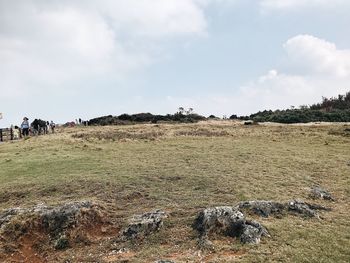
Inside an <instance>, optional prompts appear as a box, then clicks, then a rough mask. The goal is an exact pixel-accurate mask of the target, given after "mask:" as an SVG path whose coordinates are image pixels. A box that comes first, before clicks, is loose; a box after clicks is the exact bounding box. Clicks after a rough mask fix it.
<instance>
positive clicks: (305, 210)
mask: <svg viewBox="0 0 350 263" xmlns="http://www.w3.org/2000/svg"><path fill="white" fill-rule="evenodd" d="M237 207H238V209H241V210H247V211H249V212H251V213H254V214H256V215H258V216H262V217H268V216H270V215H275V216H282V215H284V214H286V213H293V214H296V215H301V216H306V217H317V218H318V217H319V215H318V210H325V211H329V210H331V209H329V208H327V207H324V206H321V205H317V204H310V203H306V202H303V201H301V200H291V201H289V202H287V203H279V202H274V201H259V200H254V201H246V202H240V203H239V204H238V205H237Z"/></svg>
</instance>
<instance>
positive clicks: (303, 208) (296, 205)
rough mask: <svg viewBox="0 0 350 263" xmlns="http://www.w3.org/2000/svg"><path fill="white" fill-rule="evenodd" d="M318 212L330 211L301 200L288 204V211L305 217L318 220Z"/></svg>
mask: <svg viewBox="0 0 350 263" xmlns="http://www.w3.org/2000/svg"><path fill="white" fill-rule="evenodd" d="M318 210H324V211H330V210H331V209H330V208H328V207H325V206H322V205H317V204H310V203H306V202H303V201H301V200H291V201H289V202H288V211H289V212H292V213H295V214H298V215H302V216H305V217H317V218H319V214H318V213H317V211H318Z"/></svg>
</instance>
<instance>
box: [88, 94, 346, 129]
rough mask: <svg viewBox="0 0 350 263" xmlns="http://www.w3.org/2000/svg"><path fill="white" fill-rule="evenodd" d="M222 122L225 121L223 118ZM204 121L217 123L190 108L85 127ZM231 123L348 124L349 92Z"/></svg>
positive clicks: (115, 118) (101, 119) (118, 118)
mask: <svg viewBox="0 0 350 263" xmlns="http://www.w3.org/2000/svg"><path fill="white" fill-rule="evenodd" d="M224 118H225V117H224ZM206 119H209V120H210V119H219V118H218V117H216V116H215V115H210V116H209V117H208V118H206V117H204V116H201V115H198V114H196V113H194V111H193V109H192V108H189V109H188V110H185V109H184V108H183V107H180V108H179V109H178V112H176V113H175V114H167V115H153V114H151V113H137V114H131V115H129V114H126V113H124V114H122V115H119V116H112V115H108V116H103V117H98V118H94V119H91V120H90V121H89V122H88V123H89V125H101V126H106V125H123V124H132V123H158V122H178V123H194V122H198V121H201V120H206ZM230 119H231V120H237V119H238V120H251V121H253V123H256V122H278V123H308V122H350V92H348V93H346V94H345V95H339V96H338V97H334V98H325V97H323V99H322V102H321V103H316V104H313V105H309V106H308V105H303V106H300V107H299V108H295V107H293V106H292V107H291V109H286V110H275V111H272V110H264V111H259V112H257V113H254V114H251V115H250V116H237V115H235V114H234V115H231V117H230Z"/></svg>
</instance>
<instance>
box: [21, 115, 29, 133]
mask: <svg viewBox="0 0 350 263" xmlns="http://www.w3.org/2000/svg"><path fill="white" fill-rule="evenodd" d="M28 120H29V119H28V118H27V117H24V118H23V122H22V124H21V130H22V135H23V136H24V137H26V136H28V135H29V122H28Z"/></svg>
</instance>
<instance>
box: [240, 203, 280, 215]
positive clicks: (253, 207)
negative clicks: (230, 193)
mask: <svg viewBox="0 0 350 263" xmlns="http://www.w3.org/2000/svg"><path fill="white" fill-rule="evenodd" d="M238 207H239V209H248V210H250V211H251V212H252V213H254V214H256V215H258V216H262V217H269V216H270V215H281V214H282V213H283V212H284V210H285V205H284V204H282V203H278V202H274V201H264V200H262V201H260V200H255V201H245V202H240V203H239V204H238Z"/></svg>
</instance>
